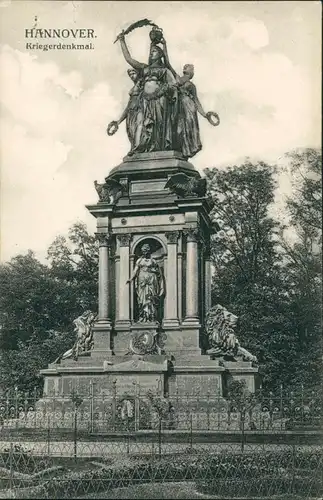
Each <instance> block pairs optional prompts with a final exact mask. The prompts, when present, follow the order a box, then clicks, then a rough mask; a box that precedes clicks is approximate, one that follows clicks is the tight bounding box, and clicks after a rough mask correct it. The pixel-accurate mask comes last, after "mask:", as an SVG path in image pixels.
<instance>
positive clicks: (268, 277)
mask: <svg viewBox="0 0 323 500" xmlns="http://www.w3.org/2000/svg"><path fill="white" fill-rule="evenodd" d="M275 172H276V171H275V169H274V168H273V167H271V166H270V165H267V164H266V163H264V162H258V163H251V162H250V161H249V160H246V161H245V162H244V164H243V165H241V166H234V167H230V168H228V169H226V170H222V171H221V170H219V169H216V168H214V169H212V170H210V169H207V171H206V177H207V179H208V181H209V182H208V185H209V188H208V189H209V194H210V196H211V197H212V199H213V202H214V208H213V211H212V214H211V215H212V216H213V218H214V219H215V220H217V222H218V224H219V225H220V227H221V228H222V229H221V230H220V231H219V233H218V234H217V235H216V236H215V237H214V240H213V242H212V249H211V252H212V255H211V258H212V262H213V265H214V270H215V273H214V279H213V290H212V299H213V302H214V303H220V304H222V305H223V306H225V307H227V309H229V310H231V311H232V312H233V313H235V314H237V315H238V316H239V318H240V326H239V333H238V336H239V340H240V342H241V344H242V345H244V346H245V347H246V348H247V349H248V350H250V351H251V352H252V353H253V354H255V355H256V356H257V357H258V359H259V361H260V362H261V364H262V369H263V382H264V384H265V385H267V387H270V388H274V386H275V385H278V384H279V383H280V382H283V381H286V378H288V377H289V371H290V367H289V366H288V363H287V359H288V358H289V357H290V356H293V355H294V354H295V352H294V350H295V346H294V344H293V342H292V341H291V321H290V318H289V316H288V314H286V311H287V310H288V297H287V280H286V276H285V273H284V267H283V262H282V255H281V251H280V248H279V244H278V242H279V239H278V235H279V230H280V226H279V223H278V222H277V221H275V220H274V219H273V218H272V217H271V216H270V215H269V209H270V206H271V204H272V203H273V202H274V191H275V187H276V181H275Z"/></svg>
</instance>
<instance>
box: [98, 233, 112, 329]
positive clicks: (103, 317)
mask: <svg viewBox="0 0 323 500" xmlns="http://www.w3.org/2000/svg"><path fill="white" fill-rule="evenodd" d="M96 237H97V239H98V240H99V310H98V321H100V322H101V321H104V322H110V319H109V313H110V311H109V299H110V297H109V245H110V242H111V236H110V235H109V234H107V233H96Z"/></svg>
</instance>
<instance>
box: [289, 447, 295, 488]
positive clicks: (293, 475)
mask: <svg viewBox="0 0 323 500" xmlns="http://www.w3.org/2000/svg"><path fill="white" fill-rule="evenodd" d="M295 465H296V446H295V443H293V444H292V468H293V470H292V484H291V491H290V492H291V493H293V492H294V488H295Z"/></svg>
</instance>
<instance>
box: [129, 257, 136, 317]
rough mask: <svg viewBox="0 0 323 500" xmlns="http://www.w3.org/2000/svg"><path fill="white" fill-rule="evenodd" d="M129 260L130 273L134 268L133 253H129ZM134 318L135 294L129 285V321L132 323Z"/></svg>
mask: <svg viewBox="0 0 323 500" xmlns="http://www.w3.org/2000/svg"><path fill="white" fill-rule="evenodd" d="M129 262H130V274H131V273H132V272H133V269H134V262H135V254H133V253H132V254H131V255H130V256H129ZM134 320H135V294H134V287H133V286H130V321H131V323H133V322H134Z"/></svg>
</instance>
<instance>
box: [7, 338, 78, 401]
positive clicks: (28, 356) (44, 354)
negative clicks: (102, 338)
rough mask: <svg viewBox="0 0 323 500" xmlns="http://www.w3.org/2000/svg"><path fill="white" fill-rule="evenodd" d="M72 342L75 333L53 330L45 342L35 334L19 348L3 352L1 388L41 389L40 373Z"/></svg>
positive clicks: (28, 390) (20, 344)
mask: <svg viewBox="0 0 323 500" xmlns="http://www.w3.org/2000/svg"><path fill="white" fill-rule="evenodd" d="M72 339H73V340H72ZM71 341H74V335H73V334H70V333H66V332H56V331H53V330H51V331H50V332H48V336H47V338H45V339H44V340H41V339H39V338H38V337H37V336H36V335H35V336H34V337H31V338H30V339H28V340H27V341H26V342H21V341H18V345H17V349H9V350H4V349H2V350H0V366H1V368H0V388H1V389H9V388H14V387H17V388H19V389H20V390H23V391H26V392H29V393H31V392H33V390H34V389H35V388H36V389H41V388H42V385H43V377H42V376H41V375H40V370H41V369H43V368H47V365H48V364H49V363H53V362H54V361H55V359H56V358H57V357H58V354H60V353H63V352H65V351H67V350H68V349H69V348H70V347H71Z"/></svg>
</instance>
